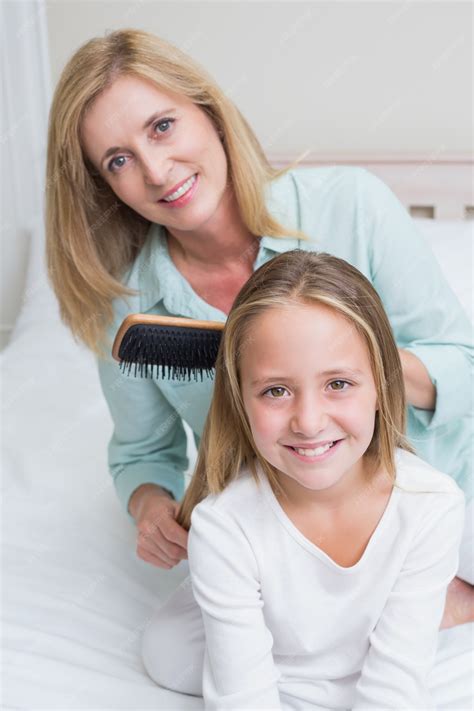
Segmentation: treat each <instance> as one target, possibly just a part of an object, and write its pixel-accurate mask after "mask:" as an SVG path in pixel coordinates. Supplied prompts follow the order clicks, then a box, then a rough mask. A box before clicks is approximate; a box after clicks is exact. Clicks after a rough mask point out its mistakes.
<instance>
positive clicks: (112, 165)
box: [107, 156, 126, 173]
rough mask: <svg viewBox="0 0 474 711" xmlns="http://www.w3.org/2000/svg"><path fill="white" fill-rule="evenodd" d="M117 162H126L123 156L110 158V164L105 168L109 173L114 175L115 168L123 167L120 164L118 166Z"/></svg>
mask: <svg viewBox="0 0 474 711" xmlns="http://www.w3.org/2000/svg"><path fill="white" fill-rule="evenodd" d="M119 160H126V158H125V156H117V157H116V158H112V160H111V161H110V163H109V164H108V166H107V168H108V169H109V170H110V172H111V173H114V172H115V171H116V169H117V168H122V167H123V165H124V164H123V163H121V164H120V165H119V164H118V161H119Z"/></svg>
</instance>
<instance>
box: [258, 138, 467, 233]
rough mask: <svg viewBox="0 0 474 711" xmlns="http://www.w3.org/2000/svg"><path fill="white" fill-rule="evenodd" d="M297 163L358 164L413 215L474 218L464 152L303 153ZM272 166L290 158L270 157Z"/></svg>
mask: <svg viewBox="0 0 474 711" xmlns="http://www.w3.org/2000/svg"><path fill="white" fill-rule="evenodd" d="M303 155H304V157H303V158H302V160H301V162H300V165H301V166H305V165H307V166H318V165H358V166H360V167H362V168H367V170H370V171H371V172H372V173H375V175H377V176H378V177H379V178H381V180H383V181H384V183H386V184H387V185H388V186H389V187H390V188H391V189H392V190H393V192H394V193H395V195H396V196H397V197H398V199H399V200H400V202H402V203H403V204H404V205H405V207H406V208H407V210H409V211H410V214H411V215H412V216H413V217H424V218H429V219H433V220H472V219H474V187H473V186H474V161H473V159H472V157H471V156H467V155H461V156H459V155H456V156H453V155H446V154H442V153H441V151H438V153H433V155H428V156H427V155H424V156H422V155H413V154H411V155H406V156H404V155H392V156H389V155H377V156H374V157H370V156H367V155H335V154H318V155H315V156H313V157H311V154H310V153H306V154H303ZM269 158H270V162H271V163H272V165H275V166H276V167H282V166H284V165H288V163H290V162H291V159H294V156H292V158H291V159H290V158H288V157H286V156H283V155H273V156H270V157H269Z"/></svg>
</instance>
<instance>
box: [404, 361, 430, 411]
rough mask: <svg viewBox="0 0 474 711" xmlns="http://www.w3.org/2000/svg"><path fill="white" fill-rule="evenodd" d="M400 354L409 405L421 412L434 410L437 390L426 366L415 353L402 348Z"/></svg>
mask: <svg viewBox="0 0 474 711" xmlns="http://www.w3.org/2000/svg"><path fill="white" fill-rule="evenodd" d="M398 352H399V354H400V360H401V362H402V370H403V380H404V382H405V392H406V398H407V402H408V404H409V405H413V407H418V408H420V410H434V409H435V407H436V388H435V386H434V385H433V383H432V381H431V378H430V374H429V373H428V370H427V369H426V366H425V365H424V364H423V363H422V362H421V360H420V359H419V358H418V357H417V356H416V355H414V353H410V352H409V351H404V350H403V349H401V348H399V349H398Z"/></svg>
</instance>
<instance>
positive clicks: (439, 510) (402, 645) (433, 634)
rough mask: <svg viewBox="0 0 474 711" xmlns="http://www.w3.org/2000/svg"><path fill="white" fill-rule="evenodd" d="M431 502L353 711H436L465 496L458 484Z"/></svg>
mask: <svg viewBox="0 0 474 711" xmlns="http://www.w3.org/2000/svg"><path fill="white" fill-rule="evenodd" d="M406 495H407V496H417V494H416V493H414V494H406ZM429 497H430V498H431V497H432V504H431V503H429V505H430V508H429V510H428V511H427V513H426V515H424V516H422V523H421V525H420V527H419V529H418V532H417V534H416V535H415V538H414V540H413V543H412V547H411V550H410V552H409V553H408V555H407V557H406V559H405V563H404V565H403V568H402V570H401V571H400V574H399V576H398V579H397V581H396V583H395V586H394V587H393V589H392V591H391V593H390V595H389V597H388V600H387V602H386V604H385V607H384V609H383V612H382V615H381V617H380V619H379V620H378V622H377V624H376V626H375V629H374V630H373V632H372V634H371V635H370V638H369V642H370V647H369V650H368V652H367V656H366V659H365V661H364V664H363V667H362V672H361V676H360V679H359V681H358V683H357V687H356V698H355V703H354V705H353V711H357V710H359V709H360V710H362V709H364V710H366V709H374V711H375V710H376V711H381V710H382V709H423V711H427V709H432V708H434V706H433V704H432V701H431V700H430V695H429V691H428V681H429V673H430V671H431V669H432V666H433V664H434V660H435V654H436V649H437V644H438V630H439V624H440V621H441V618H442V615H443V609H444V604H445V598H446V590H447V587H448V585H449V583H450V581H451V580H452V579H453V578H454V576H455V574H456V571H457V567H458V559H459V545H460V540H461V534H462V529H463V522H464V495H463V494H462V493H461V491H460V489H459V488H458V487H457V486H456V485H455V484H454V483H453V485H452V491H447V492H443V493H433V494H430V495H429ZM428 501H429V500H428Z"/></svg>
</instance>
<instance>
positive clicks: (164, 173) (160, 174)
mask: <svg viewBox="0 0 474 711" xmlns="http://www.w3.org/2000/svg"><path fill="white" fill-rule="evenodd" d="M140 162H141V165H142V171H143V178H144V180H145V183H146V184H147V185H156V186H158V187H161V188H165V187H168V176H169V174H170V170H171V164H170V163H169V162H168V160H167V159H164V158H158V156H156V155H144V156H142V157H141V160H140Z"/></svg>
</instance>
